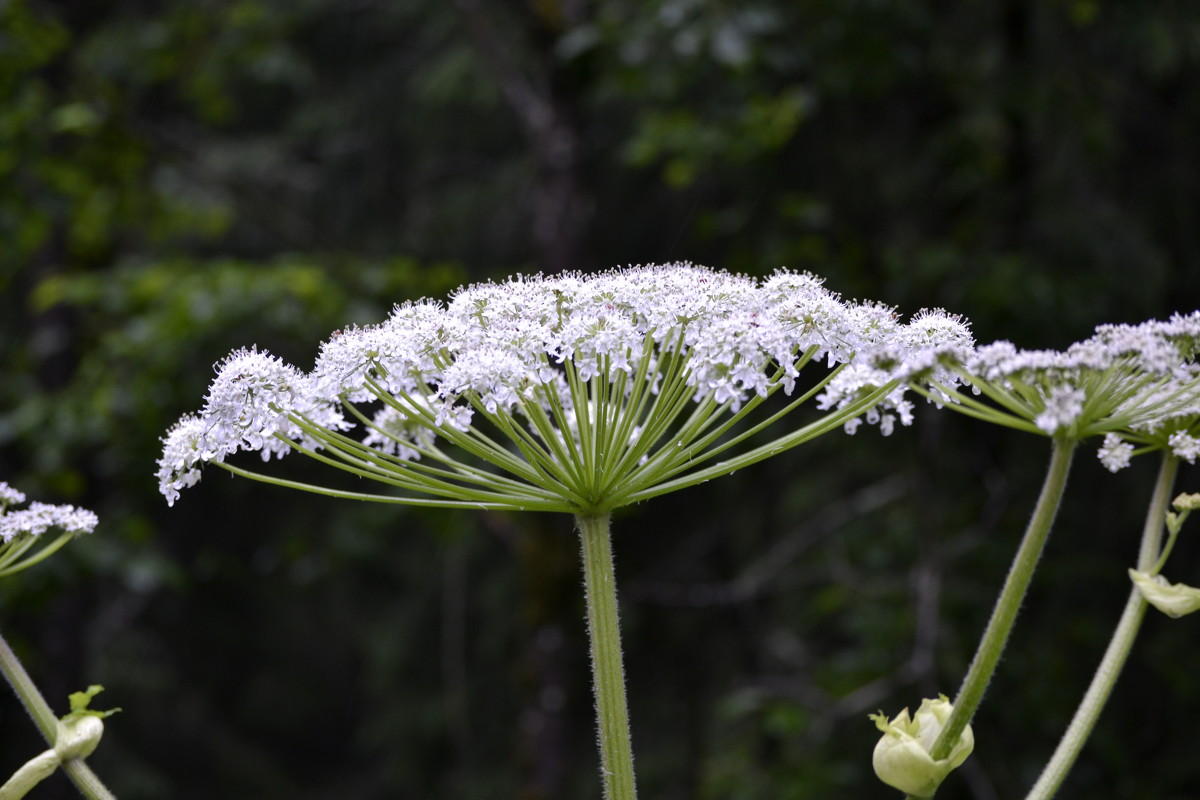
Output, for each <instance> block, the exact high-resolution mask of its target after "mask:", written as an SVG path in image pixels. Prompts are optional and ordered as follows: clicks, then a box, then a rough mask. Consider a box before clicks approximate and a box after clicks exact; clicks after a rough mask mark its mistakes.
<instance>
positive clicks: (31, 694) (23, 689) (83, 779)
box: [0, 635, 116, 800]
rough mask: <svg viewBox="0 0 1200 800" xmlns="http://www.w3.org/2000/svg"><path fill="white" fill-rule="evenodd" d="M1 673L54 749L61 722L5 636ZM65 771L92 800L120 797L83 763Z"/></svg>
mask: <svg viewBox="0 0 1200 800" xmlns="http://www.w3.org/2000/svg"><path fill="white" fill-rule="evenodd" d="M0 672H3V673H4V677H5V678H6V679H7V680H8V685H9V686H11V687H12V690H13V692H14V693H15V694H16V695H17V697H18V698H19V699H20V700H21V705H23V706H25V710H26V711H28V712H29V716H30V717H32V718H33V724H34V725H37V728H38V730H39V731H41V732H42V737H43V738H45V740H46V742H47V743H49V745H50V746H51V747H53V746H54V740H55V739H56V738H57V737H58V718H57V717H55V716H54V711H53V710H52V709H51V708H50V704H49V703H47V702H46V698H44V697H42V693H41V692H40V691H38V688H37V686H36V685H34V683H33V679H32V678H30V677H29V673H28V672H26V671H25V667H23V666H22V665H21V662H20V661H19V660H18V659H17V654H16V653H14V652H13V651H12V648H11V647H9V646H8V642H6V641H5V640H4V636H3V635H0ZM62 768H63V770H64V771H65V772H66V773H67V776H68V777H70V779H71V781H72V782H73V783H74V784H75V788H77V789H79V792H80V794H82V795H83V796H84V797H86V798H88V800H116V795H114V794H113V793H112V792H110V791H109V790H108V789H107V788H106V787H105V785H104V784H103V783H101V781H100V779H99V778H98V777H96V773H94V772H92V769H91V767H89V766H88V765H87V764H85V763H84V762H83V759H81V758H72V759H70V760H69V761H66V762H64V763H63V765H62Z"/></svg>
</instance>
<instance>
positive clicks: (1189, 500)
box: [1171, 492, 1200, 511]
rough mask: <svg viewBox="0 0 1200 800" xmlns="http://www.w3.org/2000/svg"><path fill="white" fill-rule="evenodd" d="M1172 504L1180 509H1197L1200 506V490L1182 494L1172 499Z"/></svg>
mask: <svg viewBox="0 0 1200 800" xmlns="http://www.w3.org/2000/svg"><path fill="white" fill-rule="evenodd" d="M1171 505H1173V506H1175V508H1176V509H1177V510H1179V511H1195V510H1196V509H1198V508H1200V492H1196V493H1192V494H1181V495H1179V496H1178V497H1176V498H1175V500H1174V501H1172V503H1171Z"/></svg>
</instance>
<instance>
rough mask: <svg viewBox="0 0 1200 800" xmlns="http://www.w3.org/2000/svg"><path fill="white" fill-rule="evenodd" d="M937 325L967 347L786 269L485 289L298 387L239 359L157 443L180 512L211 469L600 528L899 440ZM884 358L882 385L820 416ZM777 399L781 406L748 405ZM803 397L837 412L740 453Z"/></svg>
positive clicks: (429, 310) (332, 348)
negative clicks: (709, 483)
mask: <svg viewBox="0 0 1200 800" xmlns="http://www.w3.org/2000/svg"><path fill="white" fill-rule="evenodd" d="M931 328H936V329H937V330H938V337H939V338H938V340H937V341H936V343H937V344H947V343H950V344H954V345H957V346H966V345H969V344H970V341H971V338H970V334H969V332H968V329H967V327H966V325H965V324H964V323H962V322H961V321H960V320H958V319H957V318H955V317H950V316H949V315H945V314H944V313H942V312H927V313H926V314H924V315H922V316H920V317H919V318H918V320H914V322H912V323H909V324H907V325H905V324H901V323H900V322H899V321H898V319H897V317H896V315H895V313H894V312H893V311H892V309H890V308H888V307H886V306H882V305H879V304H876V303H869V302H846V301H844V300H842V299H841V298H840V297H839V296H838V295H837V294H835V293H833V292H830V291H828V290H827V289H825V288H824V287H823V286H822V284H821V281H820V279H818V278H816V277H814V276H812V275H810V274H807V273H794V272H789V271H786V270H781V271H778V272H776V273H775V274H774V275H772V276H771V277H770V278H767V279H765V280H763V281H757V280H755V279H752V278H748V277H744V276H740V275H732V274H729V273H726V272H720V271H715V270H711V269H707V268H703V267H697V266H693V265H690V264H669V265H660V266H647V267H636V268H629V269H620V270H613V271H610V272H604V273H600V274H596V275H583V274H576V273H569V274H563V275H559V276H554V277H542V276H534V277H523V276H517V277H515V278H512V279H509V280H507V281H504V282H501V283H480V284H475V285H472V286H468V287H466V288H462V289H459V290H458V292H456V293H455V294H454V295H453V296H452V297H451V298H450V300H449V301H448V302H446V303H442V302H438V301H431V300H422V301H419V302H410V303H405V304H403V305H400V306H397V307H396V308H395V309H394V311H393V312H392V314H391V316H390V317H389V318H388V319H387V320H386V321H385V322H383V323H381V324H378V325H372V326H368V327H363V328H350V329H347V330H344V331H338V332H335V333H334V334H333V336H332V337H331V338H330V339H329V340H328V341H326V342H325V343H324V344H323V345H322V346H321V350H320V355H319V356H318V358H317V361H316V366H315V367H314V368H313V369H312V370H311V371H310V372H307V373H305V372H302V371H300V370H298V369H297V368H295V367H292V366H290V365H287V364H284V363H283V362H282V361H280V360H279V359H277V358H275V357H273V356H271V355H269V354H267V353H264V352H260V351H257V350H255V349H250V350H238V351H236V352H234V353H233V354H232V355H230V356H229V358H228V359H226V360H225V361H224V362H223V363H221V364H219V365H218V366H217V376H216V378H215V379H214V381H213V383H212V385H211V387H210V388H209V391H208V395H207V397H206V399H205V404H204V407H203V408H202V409H201V410H200V412H199V413H197V414H189V415H187V416H185V417H183V418H182V419H181V420H180V421H179V422H178V423H177V424H176V425H175V427H174V428H172V429H171V430H170V431H169V432H168V434H167V436H166V438H165V439H164V448H163V455H162V458H161V459H160V461H159V470H158V479H159V486H160V489H161V491H162V493H163V494H164V495H165V496H166V498H167V500H168V502H174V500H175V499H177V498H178V496H179V491H180V490H181V489H182V488H184V487H187V486H191V485H193V484H195V483H196V482H197V481H198V480H199V479H200V475H201V473H200V468H201V466H202V465H203V464H205V463H214V464H219V465H221V466H222V467H224V468H226V469H229V470H230V471H232V472H235V473H237V474H245V475H250V476H252V477H256V478H258V479H260V480H265V481H268V482H272V483H277V484H281V485H286V486H291V487H294V488H302V489H307V490H311V491H316V492H320V493H325V494H332V495H335V496H344V497H357V498H360V499H372V500H380V501H385V502H396V503H408V504H415V505H435V506H463V507H478V508H508V509H530V510H547V511H567V512H571V513H602V512H606V511H609V510H611V509H613V508H616V507H618V506H621V505H625V504H627V503H632V502H637V501H639V500H643V499H646V498H649V497H652V496H655V495H658V494H663V493H665V492H668V491H672V490H674V489H678V488H682V487H684V486H690V485H693V484H696V483H700V482H702V481H704V480H708V479H709V478H712V477H716V476H718V475H722V474H726V473H729V472H732V471H734V470H736V469H739V468H741V467H743V466H747V465H749V464H752V463H754V462H756V461H759V460H761V459H763V458H766V457H768V456H770V455H772V454H774V453H777V452H781V451H782V450H784V449H786V448H788V447H792V446H794V445H796V444H799V443H801V442H803V441H806V440H808V439H811V438H813V437H815V436H817V435H819V434H821V433H824V432H826V431H828V430H832V429H834V428H837V427H841V426H843V425H845V424H847V423H851V422H852V421H854V420H858V419H860V418H865V419H867V421H868V422H872V421H874V422H878V423H879V425H880V427H881V428H882V429H883V431H884V432H885V433H886V432H888V431H889V430H890V429H891V426H892V425H894V423H895V421H896V420H897V419H899V421H900V422H901V423H902V424H908V422H909V421H910V420H911V414H910V406H909V404H908V402H907V401H905V400H904V399H903V397H902V396H901V395H900V394H899V393H898V392H897V390H898V388H900V386H901V384H900V380H899V378H898V377H897V375H896V374H895V373H896V368H898V367H899V366H900V365H901V364H902V363H903V359H904V358H905V357H906V356H907V355H908V354H909V353H912V352H916V351H918V350H921V349H923V348H927V347H929V346H931V345H932V344H933V343H934V342H932V341H931V340H930V338H929V334H928V333H927V331H928V330H930V329H931ZM880 348H887V349H888V351H889V353H890V354H891V357H892V361H893V369H892V370H891V371H888V370H885V369H875V370H873V371H872V372H871V373H870V374H868V375H862V376H857V377H856V381H855V385H854V388H853V390H849V389H847V390H844V391H841V392H840V393H839V394H838V396H837V397H825V396H820V397H818V395H819V394H820V393H821V392H822V390H824V389H826V387H827V386H828V384H829V381H830V380H831V379H832V378H834V377H835V376H837V375H838V374H841V373H844V372H845V371H846V370H848V369H852V368H853V367H852V365H853V364H854V363H855V362H856V360H857V359H858V358H860V357H861V355H862V354H863V353H866V352H871V351H874V350H877V349H880ZM806 368H808V372H807V373H806V375H805V376H804V377H802V375H801V372H802V370H805V369H806ZM813 370H816V371H818V372H819V375H818V376H817V377H816V378H815V379H812V380H805V377H807V375H809V374H811V373H812V371H813ZM781 390H782V393H783V394H784V395H786V396H787V397H789V398H791V399H790V401H788V402H786V403H780V404H776V405H774V406H767V407H763V408H760V407H762V406H763V405H764V404H765V403H766V402H767V401H768V399H770V398H771V397H772V396H773V395H776V394H777V393H779V392H780V391H781ZM814 397H817V398H818V405H819V407H820V408H822V409H824V410H831V413H829V414H827V415H825V416H823V417H820V418H818V419H816V420H815V421H812V422H810V423H809V424H808V425H805V426H804V427H800V428H798V429H793V430H790V431H789V432H787V433H786V434H784V435H783V436H780V437H779V438H776V439H774V440H772V441H770V442H768V443H766V444H757V445H755V444H754V443H753V442H752V441H751V438H752V437H754V436H755V435H756V434H758V433H759V432H760V431H762V430H763V429H764V428H766V427H768V426H770V425H771V424H772V423H774V422H776V421H778V420H779V419H781V418H782V417H783V416H784V415H786V414H788V413H789V412H790V411H792V410H793V409H795V408H797V407H798V406H800V405H801V404H803V403H804V402H806V401H807V400H809V399H812V398H814ZM756 412H757V413H756ZM243 450H245V451H256V452H259V453H260V454H261V456H262V458H263V459H264V460H270V459H271V458H272V457H278V456H282V455H284V454H285V453H288V452H291V451H298V452H302V453H304V454H306V455H308V456H310V457H312V458H315V459H317V460H319V461H322V462H325V463H326V464H329V465H330V466H334V467H337V468H339V469H341V470H344V471H346V472H349V473H351V474H354V475H358V476H361V477H366V478H371V479H373V480H375V481H378V482H379V483H382V484H385V485H387V486H389V487H392V489H393V490H395V493H394V494H387V495H365V494H359V493H354V492H345V491H338V490H335V489H327V488H324V487H318V486H312V485H301V484H297V483H294V482H290V481H286V480H282V479H277V478H270V477H267V476H265V475H261V474H255V473H250V472H248V471H246V470H244V469H243V468H241V467H237V466H234V465H232V464H230V463H227V462H226V459H227V457H229V456H231V455H233V454H234V453H236V452H238V451H243ZM718 456H723V457H724V460H721V461H716V459H717V457H718Z"/></svg>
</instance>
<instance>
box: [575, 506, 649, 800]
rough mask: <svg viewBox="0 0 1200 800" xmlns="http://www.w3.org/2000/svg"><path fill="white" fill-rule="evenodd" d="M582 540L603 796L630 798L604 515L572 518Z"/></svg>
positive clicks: (628, 749)
mask: <svg viewBox="0 0 1200 800" xmlns="http://www.w3.org/2000/svg"><path fill="white" fill-rule="evenodd" d="M575 519H576V524H577V525H578V528H579V536H580V539H581V540H582V544H583V580H584V588H585V589H586V592H587V613H588V635H589V637H590V639H591V651H592V690H593V692H594V694H595V700H596V725H597V730H598V733H599V739H600V773H601V777H602V778H603V781H604V797H605V800H634V798H636V797H637V789H636V788H635V786H634V778H633V746H632V743H631V741H630V736H629V710H628V707H627V703H626V701H625V668H624V666H623V665H622V661H621V631H620V625H619V623H618V620H617V584H616V574H615V571H614V569H613V557H612V543H611V541H610V539H609V515H608V514H597V515H579V516H577V517H576V518H575Z"/></svg>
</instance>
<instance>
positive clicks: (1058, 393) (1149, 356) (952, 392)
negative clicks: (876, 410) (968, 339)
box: [909, 311, 1200, 469]
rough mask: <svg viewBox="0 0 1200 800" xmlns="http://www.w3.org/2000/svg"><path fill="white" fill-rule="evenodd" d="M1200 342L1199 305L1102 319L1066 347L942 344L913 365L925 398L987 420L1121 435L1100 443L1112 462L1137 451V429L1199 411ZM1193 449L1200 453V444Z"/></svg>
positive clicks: (1074, 436)
mask: <svg viewBox="0 0 1200 800" xmlns="http://www.w3.org/2000/svg"><path fill="white" fill-rule="evenodd" d="M1198 350H1200V311H1197V312H1192V313H1191V314H1188V315H1182V314H1176V315H1175V316H1173V317H1172V318H1171V319H1170V320H1167V321H1165V322H1164V321H1157V320H1152V321H1149V322H1144V323H1141V324H1139V325H1101V326H1099V327H1097V328H1096V330H1095V333H1094V335H1092V336H1091V337H1089V338H1088V339H1085V340H1083V341H1081V342H1076V343H1075V344H1072V345H1071V346H1070V347H1068V348H1067V349H1065V350H1061V351H1059V350H1021V349H1018V348H1017V347H1015V346H1014V345H1013V344H1012V343H1010V342H1003V341H1001V342H994V343H992V344H988V345H983V346H980V347H974V348H963V347H946V348H941V349H939V350H937V351H934V352H930V353H927V354H926V355H925V359H926V360H925V362H924V363H918V362H916V361H912V362H910V365H909V366H910V368H911V372H912V378H913V384H912V385H913V388H914V389H916V390H917V391H918V392H919V393H921V394H923V395H925V397H926V398H928V399H929V400H931V401H933V402H935V403H937V404H939V405H943V404H944V405H948V406H949V407H951V408H953V409H954V410H956V411H960V412H962V413H964V414H968V415H970V416H974V417H977V418H979V419H982V420H985V421H988V422H994V423H997V424H1000V425H1005V426H1008V427H1012V428H1016V429H1018V430H1024V431H1027V432H1030V433H1035V434H1039V435H1043V436H1052V437H1055V436H1057V437H1064V438H1067V439H1071V440H1073V441H1080V440H1082V439H1085V438H1088V437H1091V436H1098V435H1099V436H1105V435H1107V434H1114V436H1113V437H1109V438H1108V439H1107V440H1106V441H1105V443H1104V445H1103V447H1102V449H1101V460H1102V461H1103V462H1104V464H1105V466H1107V467H1109V468H1110V469H1111V468H1112V467H1114V466H1117V467H1119V466H1120V465H1122V464H1123V463H1125V462H1126V461H1127V459H1126V455H1127V454H1131V453H1132V451H1130V450H1128V449H1127V448H1124V447H1122V446H1121V444H1122V442H1123V441H1125V440H1126V439H1128V438H1130V437H1131V432H1134V431H1142V432H1143V436H1147V435H1150V434H1151V433H1152V432H1153V431H1155V430H1159V429H1161V428H1162V427H1163V426H1164V425H1168V424H1169V423H1170V422H1171V421H1172V420H1178V419H1179V418H1181V417H1185V416H1188V415H1196V414H1197V413H1200V365H1197V363H1196V354H1197V351H1198ZM947 376H952V377H953V380H949V381H947V380H946V378H947ZM966 388H969V389H970V391H969V392H968V391H964V390H965V389H966ZM1177 446H1178V447H1179V448H1180V450H1185V449H1186V447H1187V443H1186V442H1183V441H1180V442H1178V445H1177ZM1194 449H1195V451H1196V452H1197V453H1200V444H1198V445H1196V446H1195V448H1194Z"/></svg>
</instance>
